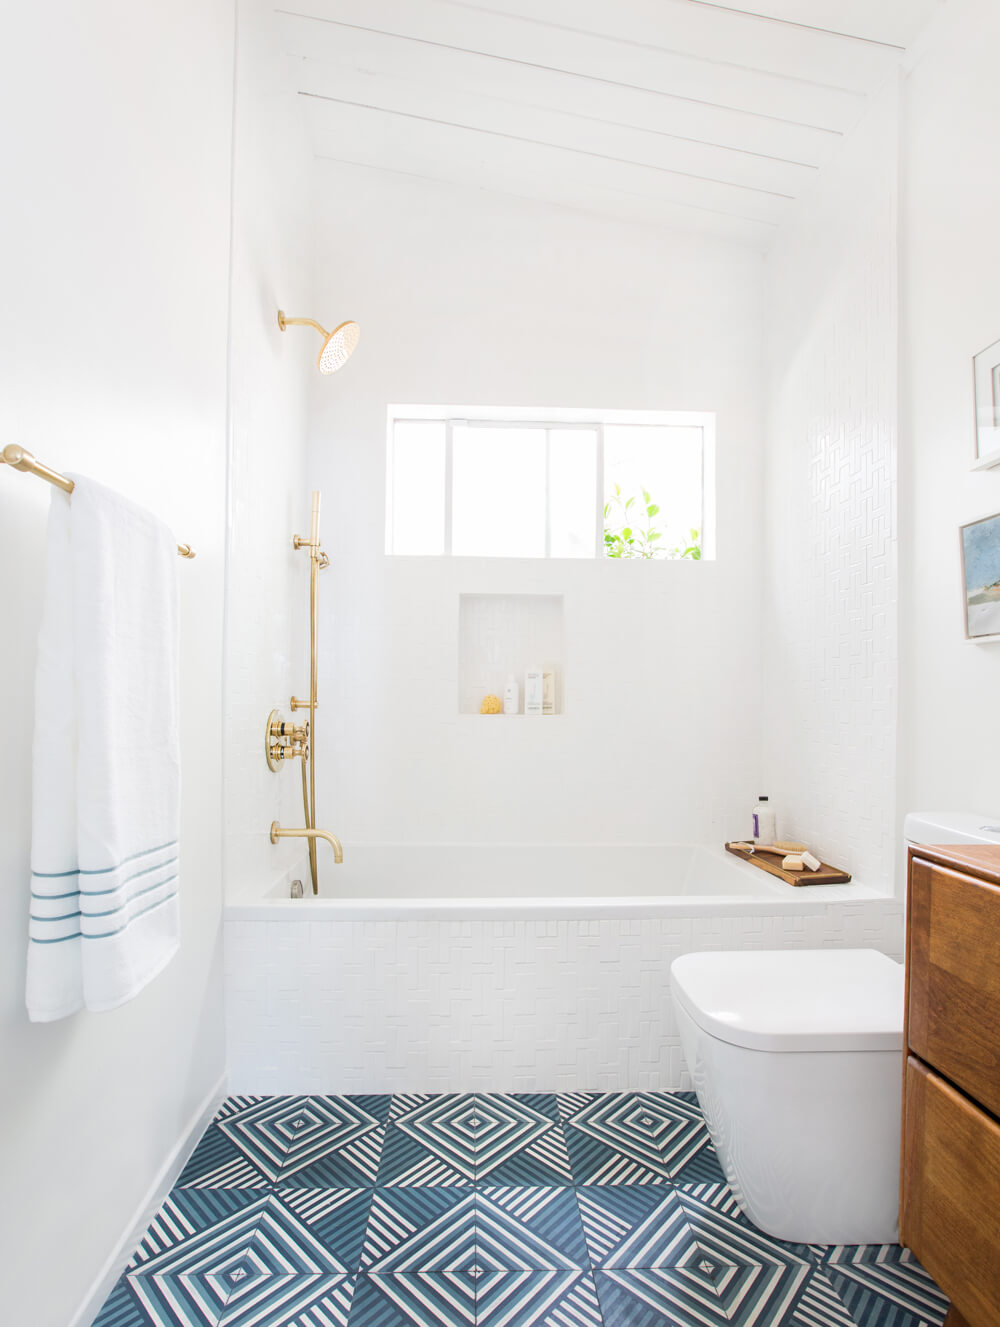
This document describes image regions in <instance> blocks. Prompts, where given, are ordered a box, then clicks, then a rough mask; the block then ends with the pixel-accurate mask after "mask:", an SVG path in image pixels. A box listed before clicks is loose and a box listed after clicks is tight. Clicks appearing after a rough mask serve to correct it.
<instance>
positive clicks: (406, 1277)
mask: <svg viewBox="0 0 1000 1327" xmlns="http://www.w3.org/2000/svg"><path fill="white" fill-rule="evenodd" d="M475 1321H476V1278H475V1277H474V1276H473V1275H471V1273H469V1272H454V1271H453V1272H401V1273H396V1274H394V1275H391V1276H370V1275H368V1274H364V1273H363V1274H362V1275H361V1276H359V1277H358V1284H357V1288H356V1289H355V1292H354V1304H353V1306H352V1309H351V1319H350V1327H472V1325H473V1324H474V1323H475Z"/></svg>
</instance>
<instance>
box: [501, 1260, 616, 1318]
mask: <svg viewBox="0 0 1000 1327" xmlns="http://www.w3.org/2000/svg"><path fill="white" fill-rule="evenodd" d="M476 1324H477V1327H601V1308H600V1304H599V1303H598V1299H597V1288H596V1286H595V1285H594V1276H593V1273H592V1272H590V1271H583V1270H580V1269H562V1270H554V1271H547V1272H541V1271H521V1272H484V1273H483V1274H482V1275H481V1276H479V1277H478V1278H477V1281H476Z"/></svg>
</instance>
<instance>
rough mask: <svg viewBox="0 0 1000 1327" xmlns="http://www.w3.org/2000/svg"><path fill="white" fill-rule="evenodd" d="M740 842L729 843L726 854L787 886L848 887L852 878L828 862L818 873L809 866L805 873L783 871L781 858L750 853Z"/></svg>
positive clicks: (823, 864)
mask: <svg viewBox="0 0 1000 1327" xmlns="http://www.w3.org/2000/svg"><path fill="white" fill-rule="evenodd" d="M738 842H739V840H738V839H737V840H734V841H733V842H732V843H727V844H726V852H731V853H732V854H733V855H734V856H735V857H741V858H742V859H743V861H745V862H749V863H750V865H751V866H759V867H760V869H761V870H762V871H766V872H767V873H768V875H776V876H777V877H778V879H779V880H784V882H785V884H786V885H846V884H847V883H848V881H849V880H850V878H851V877H850V876H849V875H848V873H847V872H846V871H838V870H837V868H836V867H835V866H828V865H827V864H826V862H823V863H822V865H821V866H820V868H819V870H818V871H810V870H809V868H808V866H807V867H806V868H805V870H803V871H783V870H782V869H781V858H780V857H776V856H773V855H771V854H768V853H764V852H750V851H748V850H747V849H746V848H742V847H737V844H738Z"/></svg>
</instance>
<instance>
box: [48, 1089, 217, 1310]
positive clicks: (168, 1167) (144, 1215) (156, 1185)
mask: <svg viewBox="0 0 1000 1327" xmlns="http://www.w3.org/2000/svg"><path fill="white" fill-rule="evenodd" d="M226 1092H227V1076H226V1075H225V1074H223V1075H222V1077H221V1078H220V1079H219V1081H218V1082H217V1083H216V1084H215V1086H214V1087H213V1088H212V1090H211V1091H210V1092H209V1093H208V1095H207V1096H206V1097H205V1099H204V1100H203V1101H202V1103H201V1105H200V1106H199V1107H198V1109H197V1110H196V1111H195V1113H194V1115H193V1116H192V1117H191V1120H190V1121H189V1123H188V1125H187V1127H186V1128H185V1130H184V1132H183V1133H182V1134H181V1136H180V1138H178V1140H177V1142H176V1143H175V1144H174V1146H173V1147H172V1148H171V1149H170V1152H169V1154H168V1155H167V1157H166V1160H165V1161H164V1162H163V1165H162V1166H161V1167H160V1169H159V1171H158V1172H157V1175H156V1179H155V1180H154V1181H153V1183H152V1184H151V1185H150V1188H149V1192H148V1193H147V1194H146V1196H145V1198H143V1200H142V1202H141V1203H140V1204H139V1207H138V1208H137V1210H136V1211H135V1213H134V1214H133V1217H132V1220H131V1221H130V1222H129V1224H128V1227H127V1228H126V1230H125V1231H124V1232H123V1234H122V1237H121V1239H120V1240H119V1241H118V1244H117V1245H116V1247H115V1248H114V1249H113V1250H112V1252H111V1253H110V1254H109V1255H108V1258H107V1261H106V1262H105V1264H104V1266H103V1267H102V1268H101V1270H100V1272H99V1273H98V1275H97V1278H96V1279H95V1281H94V1283H93V1285H92V1286H91V1287H90V1289H89V1290H88V1292H87V1294H86V1295H85V1296H84V1300H83V1303H82V1304H81V1306H80V1308H79V1309H78V1310H77V1312H76V1314H75V1315H74V1317H73V1319H72V1321H71V1322H70V1324H69V1327H91V1323H92V1322H93V1321H94V1319H95V1318H96V1317H97V1315H98V1313H100V1311H101V1308H102V1306H103V1304H104V1301H105V1300H106V1299H107V1297H108V1296H109V1295H110V1294H111V1291H112V1290H113V1289H114V1286H115V1282H116V1281H117V1280H118V1278H119V1277H120V1276H121V1274H122V1268H123V1267H124V1266H125V1264H126V1263H127V1262H128V1260H129V1258H130V1257H131V1255H132V1251H133V1249H134V1248H135V1247H136V1245H137V1244H138V1243H139V1240H140V1239H141V1238H142V1236H143V1234H144V1232H145V1230H146V1227H147V1226H148V1225H149V1223H150V1221H151V1220H152V1219H153V1216H154V1214H155V1213H156V1211H157V1210H158V1208H159V1206H160V1204H161V1203H162V1202H163V1200H164V1198H166V1196H167V1194H168V1193H169V1192H170V1190H171V1189H172V1188H173V1187H174V1182H175V1181H176V1179H177V1177H178V1176H179V1175H180V1173H181V1171H182V1170H183V1169H184V1167H185V1166H186V1165H187V1163H188V1160H189V1159H190V1157H191V1153H192V1152H193V1151H194V1149H195V1147H196V1146H197V1145H198V1142H199V1140H200V1138H201V1136H202V1134H203V1133H204V1132H205V1130H206V1129H207V1128H208V1126H209V1124H210V1122H211V1121H212V1119H213V1118H214V1116H215V1114H216V1112H217V1111H218V1109H219V1107H220V1106H221V1104H222V1102H223V1101H224V1100H225V1097H226Z"/></svg>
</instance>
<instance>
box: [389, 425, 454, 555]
mask: <svg viewBox="0 0 1000 1327" xmlns="http://www.w3.org/2000/svg"><path fill="white" fill-rule="evenodd" d="M444 455H445V425H444V420H442V419H429V420H397V421H396V424H395V427H394V428H393V434H392V455H391V456H390V458H389V465H390V476H391V483H392V495H391V516H390V519H391V522H392V528H391V530H390V532H389V535H390V548H391V549H392V551H393V553H424V554H428V553H430V554H433V553H443V552H444Z"/></svg>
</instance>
